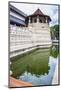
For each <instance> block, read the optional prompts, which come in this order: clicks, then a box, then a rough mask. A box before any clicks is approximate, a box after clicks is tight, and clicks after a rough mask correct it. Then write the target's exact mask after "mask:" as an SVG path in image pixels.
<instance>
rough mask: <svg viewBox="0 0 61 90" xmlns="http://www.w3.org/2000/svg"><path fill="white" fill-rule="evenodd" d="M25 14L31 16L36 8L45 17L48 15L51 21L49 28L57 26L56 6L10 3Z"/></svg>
mask: <svg viewBox="0 0 61 90" xmlns="http://www.w3.org/2000/svg"><path fill="white" fill-rule="evenodd" d="M10 4H11V5H13V6H15V7H16V8H18V9H19V10H21V11H23V12H24V13H25V14H27V15H30V14H33V13H34V12H35V11H36V10H37V9H38V8H39V9H40V10H41V11H42V12H43V13H44V14H46V15H49V16H50V18H51V19H52V21H51V22H50V26H53V25H55V24H58V5H45V4H26V3H10Z"/></svg>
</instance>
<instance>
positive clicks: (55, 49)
mask: <svg viewBox="0 0 61 90" xmlns="http://www.w3.org/2000/svg"><path fill="white" fill-rule="evenodd" d="M58 54H59V46H58V45H54V46H52V47H51V49H50V55H51V56H52V57H54V58H57V56H58Z"/></svg>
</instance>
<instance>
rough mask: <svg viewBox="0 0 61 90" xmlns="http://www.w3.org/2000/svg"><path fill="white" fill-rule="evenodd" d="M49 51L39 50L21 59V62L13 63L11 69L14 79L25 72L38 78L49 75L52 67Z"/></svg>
mask: <svg viewBox="0 0 61 90" xmlns="http://www.w3.org/2000/svg"><path fill="white" fill-rule="evenodd" d="M49 55H50V50H49V49H38V50H36V51H35V52H32V53H30V54H27V55H25V56H24V57H21V58H20V59H19V60H17V61H15V62H13V64H12V66H11V69H12V71H13V75H12V76H14V77H18V76H20V75H22V74H23V73H24V72H25V71H27V72H29V73H31V74H32V75H33V74H35V75H36V76H39V75H44V74H48V72H49V69H50V67H49V66H48V63H49Z"/></svg>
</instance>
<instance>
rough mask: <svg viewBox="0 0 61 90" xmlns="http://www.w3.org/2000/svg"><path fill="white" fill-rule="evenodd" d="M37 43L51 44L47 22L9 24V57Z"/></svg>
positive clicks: (42, 44) (33, 46)
mask: <svg viewBox="0 0 61 90" xmlns="http://www.w3.org/2000/svg"><path fill="white" fill-rule="evenodd" d="M37 45H40V47H50V46H51V36H50V29H49V26H48V24H43V23H41V24H36V23H35V24H34V23H33V24H32V25H29V26H28V27H18V26H14V25H10V53H11V57H12V56H15V55H18V54H21V53H24V52H27V51H29V50H31V49H34V48H36V46H37ZM27 48H28V49H27ZM25 49H26V50H25ZM23 50H24V51H23ZM17 51H18V52H17Z"/></svg>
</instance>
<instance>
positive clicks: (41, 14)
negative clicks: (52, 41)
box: [27, 8, 51, 21]
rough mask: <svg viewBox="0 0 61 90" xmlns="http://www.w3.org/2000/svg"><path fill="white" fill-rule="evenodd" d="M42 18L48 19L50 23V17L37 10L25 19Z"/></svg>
mask: <svg viewBox="0 0 61 90" xmlns="http://www.w3.org/2000/svg"><path fill="white" fill-rule="evenodd" d="M37 15H39V16H42V17H48V19H49V20H50V21H51V18H50V16H48V15H45V14H43V12H42V11H41V10H40V9H39V8H38V9H37V10H36V11H35V12H34V13H33V14H31V15H29V16H27V17H34V16H37Z"/></svg>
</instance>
